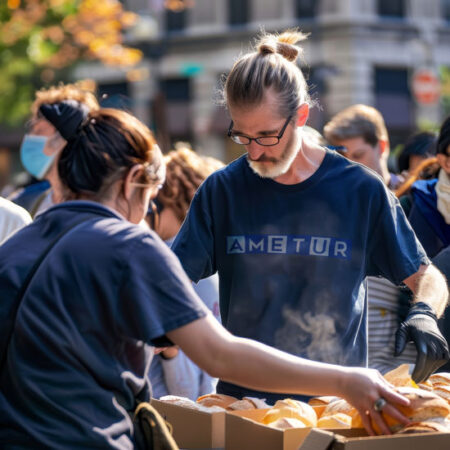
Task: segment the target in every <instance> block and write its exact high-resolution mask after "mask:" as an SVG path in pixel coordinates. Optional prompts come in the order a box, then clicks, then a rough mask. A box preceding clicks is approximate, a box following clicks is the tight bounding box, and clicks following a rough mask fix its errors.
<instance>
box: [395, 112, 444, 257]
mask: <svg viewBox="0 0 450 450" xmlns="http://www.w3.org/2000/svg"><path fill="white" fill-rule="evenodd" d="M436 159H437V162H438V164H439V172H438V174H437V177H436V178H433V179H430V180H419V181H416V182H415V183H414V184H413V185H412V186H411V191H410V193H409V195H407V196H404V197H402V198H401V202H402V205H403V206H404V208H405V211H406V212H407V215H408V219H409V221H410V223H411V226H412V227H413V229H414V231H415V233H416V235H417V237H418V238H419V240H420V242H421V243H422V245H423V247H424V248H425V250H426V252H427V254H428V256H430V257H431V258H433V257H434V256H435V255H437V254H438V253H439V252H440V251H442V250H443V249H445V248H446V247H448V246H449V245H450V116H449V117H447V119H446V120H445V121H444V122H443V123H442V126H441V129H440V132H439V137H438V140H437V143H436Z"/></svg>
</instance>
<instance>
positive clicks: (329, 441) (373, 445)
mask: <svg viewBox="0 0 450 450" xmlns="http://www.w3.org/2000/svg"><path fill="white" fill-rule="evenodd" d="M358 434H360V436H358ZM361 434H362V435H363V436H361ZM300 448H301V450H448V449H450V433H417V434H408V435H402V434H397V435H393V436H374V437H372V436H367V434H366V433H365V431H364V430H339V431H337V430H336V431H335V432H334V433H333V432H330V431H327V430H321V429H318V428H313V429H312V430H311V432H310V433H309V434H308V436H307V437H306V438H305V440H304V442H303V445H302V446H301V447H300Z"/></svg>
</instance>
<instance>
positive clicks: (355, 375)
mask: <svg viewBox="0 0 450 450" xmlns="http://www.w3.org/2000/svg"><path fill="white" fill-rule="evenodd" d="M342 396H343V397H344V398H345V399H346V400H347V401H348V402H349V403H351V404H352V405H353V406H354V407H355V408H356V409H357V410H358V412H359V414H360V416H361V419H362V422H363V425H364V428H365V429H366V430H367V432H368V433H369V434H370V435H371V436H374V435H376V433H375V431H374V429H373V427H372V423H371V420H372V421H373V422H375V423H376V424H377V425H378V428H379V429H380V430H381V432H382V433H383V434H391V431H390V430H389V427H388V426H387V424H386V422H385V421H384V419H383V417H382V415H381V412H380V411H377V410H376V409H375V407H374V405H375V402H376V401H377V400H379V399H380V398H382V399H384V400H385V401H386V404H385V405H384V406H383V405H382V409H383V413H384V414H387V415H388V416H391V417H392V418H394V419H397V420H398V421H399V422H401V423H404V424H405V425H406V424H408V423H409V422H410V421H409V420H408V418H407V417H406V416H404V415H403V414H402V413H401V412H400V411H399V410H398V409H397V408H396V405H397V406H408V405H409V403H410V401H409V400H408V399H407V398H405V397H403V396H402V395H400V394H398V393H397V392H396V391H395V388H394V386H392V385H391V384H390V383H388V382H387V381H386V380H385V379H384V378H383V377H382V376H381V374H380V372H378V371H377V370H374V369H361V368H356V367H349V368H346V369H345V375H344V380H343V394H342ZM380 403H381V404H382V403H384V402H380Z"/></svg>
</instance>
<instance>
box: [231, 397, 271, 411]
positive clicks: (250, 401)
mask: <svg viewBox="0 0 450 450" xmlns="http://www.w3.org/2000/svg"><path fill="white" fill-rule="evenodd" d="M266 408H270V406H269V405H268V404H267V403H266V402H265V401H264V400H263V399H260V398H254V397H244V398H243V399H242V400H238V401H236V402H234V403H231V404H230V405H229V406H228V407H227V409H228V410H230V411H239V410H245V409H266Z"/></svg>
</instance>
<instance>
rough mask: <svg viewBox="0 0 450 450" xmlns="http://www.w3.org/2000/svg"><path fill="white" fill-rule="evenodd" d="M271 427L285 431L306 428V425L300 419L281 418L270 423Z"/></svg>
mask: <svg viewBox="0 0 450 450" xmlns="http://www.w3.org/2000/svg"><path fill="white" fill-rule="evenodd" d="M269 427H271V428H278V429H280V430H285V429H287V428H305V427H306V425H305V424H304V423H303V422H302V421H301V420H298V419H293V418H290V417H281V418H279V419H277V420H276V421H275V422H271V423H269Z"/></svg>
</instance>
